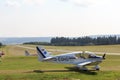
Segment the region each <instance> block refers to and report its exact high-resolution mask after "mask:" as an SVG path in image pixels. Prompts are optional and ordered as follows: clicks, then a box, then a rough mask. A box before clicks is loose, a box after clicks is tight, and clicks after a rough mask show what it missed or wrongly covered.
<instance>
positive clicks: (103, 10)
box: [0, 0, 120, 37]
mask: <svg viewBox="0 0 120 80" xmlns="http://www.w3.org/2000/svg"><path fill="white" fill-rule="evenodd" d="M119 3H120V0H0V37H46V36H52V37H54V36H67V37H71V36H72V37H77V36H87V35H101V34H105V35H106V34H120V4H119Z"/></svg>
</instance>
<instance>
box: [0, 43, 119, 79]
mask: <svg viewBox="0 0 120 80" xmlns="http://www.w3.org/2000/svg"><path fill="white" fill-rule="evenodd" d="M24 46H29V47H33V48H35V46H33V45H24ZM45 48H47V49H61V50H62V49H64V50H71V51H76V50H77V51H80V50H88V51H95V52H109V53H114V52H115V53H120V45H109V46H83V47H79V46H76V47H73V46H66V47H63V46H45ZM0 50H3V51H4V52H5V53H6V55H5V56H4V57H3V58H2V62H0V80H120V56H118V55H107V58H106V60H105V61H104V62H103V63H101V64H100V66H101V70H100V71H98V72H97V71H78V70H76V69H75V68H74V67H73V65H68V64H55V63H42V62H38V60H37V56H33V57H25V56H24V50H25V49H24V48H20V47H16V46H14V45H10V46H5V47H3V48H1V49H0ZM28 50H29V51H30V52H31V53H36V51H35V50H31V49H28ZM53 53H54V54H56V52H53ZM57 53H61V52H57Z"/></svg>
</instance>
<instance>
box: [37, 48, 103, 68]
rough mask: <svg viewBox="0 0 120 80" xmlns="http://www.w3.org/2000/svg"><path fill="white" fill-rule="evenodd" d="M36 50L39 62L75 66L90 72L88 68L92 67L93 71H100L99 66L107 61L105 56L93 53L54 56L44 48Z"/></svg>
mask: <svg viewBox="0 0 120 80" xmlns="http://www.w3.org/2000/svg"><path fill="white" fill-rule="evenodd" d="M36 49H37V53H38V59H39V61H42V62H44V61H45V62H54V63H64V64H73V65H76V67H77V68H79V69H80V70H89V69H88V68H87V66H92V70H100V67H99V65H98V64H99V63H101V62H102V61H103V60H104V59H105V54H104V55H103V56H97V55H95V54H94V53H92V52H72V53H66V54H60V55H56V56H52V55H50V53H48V52H47V51H46V50H45V49H44V48H42V47H36Z"/></svg>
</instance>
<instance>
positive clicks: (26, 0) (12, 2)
mask: <svg viewBox="0 0 120 80" xmlns="http://www.w3.org/2000/svg"><path fill="white" fill-rule="evenodd" d="M45 2H46V0H6V1H5V5H7V6H12V7H16V6H17V7H20V6H22V5H27V6H30V5H31V6H32V5H43V4H44V3H45Z"/></svg>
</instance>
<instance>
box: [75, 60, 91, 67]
mask: <svg viewBox="0 0 120 80" xmlns="http://www.w3.org/2000/svg"><path fill="white" fill-rule="evenodd" d="M91 63H92V62H91V61H87V62H82V63H79V64H77V66H86V65H89V64H91Z"/></svg>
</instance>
